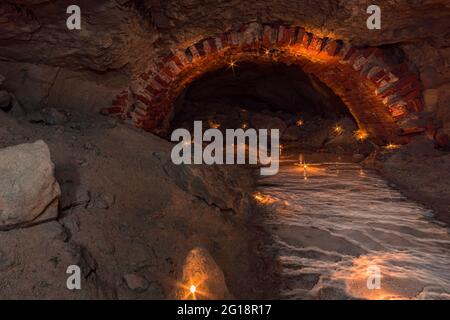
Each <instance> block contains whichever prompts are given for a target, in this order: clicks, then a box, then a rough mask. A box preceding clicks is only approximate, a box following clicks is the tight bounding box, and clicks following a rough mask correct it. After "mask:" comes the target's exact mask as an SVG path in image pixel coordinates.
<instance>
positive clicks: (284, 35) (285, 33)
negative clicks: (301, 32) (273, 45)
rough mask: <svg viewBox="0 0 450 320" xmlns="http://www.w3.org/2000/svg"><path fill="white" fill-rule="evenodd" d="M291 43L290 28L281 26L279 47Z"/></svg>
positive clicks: (279, 29)
mask: <svg viewBox="0 0 450 320" xmlns="http://www.w3.org/2000/svg"><path fill="white" fill-rule="evenodd" d="M290 43H291V31H290V29H289V27H286V26H283V25H281V26H279V27H278V37H277V45H279V46H285V45H288V44H290Z"/></svg>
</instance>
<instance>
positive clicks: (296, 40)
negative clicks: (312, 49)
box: [294, 28, 306, 44]
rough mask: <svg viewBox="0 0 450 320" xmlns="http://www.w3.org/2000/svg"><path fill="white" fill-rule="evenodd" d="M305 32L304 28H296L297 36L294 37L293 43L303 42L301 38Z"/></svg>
mask: <svg viewBox="0 0 450 320" xmlns="http://www.w3.org/2000/svg"><path fill="white" fill-rule="evenodd" d="M305 34H306V31H305V29H304V28H298V31H297V36H296V38H295V41H294V43H295V44H303V38H304V36H305Z"/></svg>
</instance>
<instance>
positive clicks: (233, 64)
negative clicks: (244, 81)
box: [228, 60, 238, 74]
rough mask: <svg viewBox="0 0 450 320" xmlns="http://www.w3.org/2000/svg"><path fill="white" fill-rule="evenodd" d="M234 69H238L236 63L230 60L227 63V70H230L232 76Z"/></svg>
mask: <svg viewBox="0 0 450 320" xmlns="http://www.w3.org/2000/svg"><path fill="white" fill-rule="evenodd" d="M236 67H238V65H237V64H236V61H234V60H231V61H230V62H229V63H228V69H231V70H232V71H233V74H234V70H235V69H236Z"/></svg>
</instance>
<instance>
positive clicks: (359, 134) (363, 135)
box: [354, 129, 369, 141]
mask: <svg viewBox="0 0 450 320" xmlns="http://www.w3.org/2000/svg"><path fill="white" fill-rule="evenodd" d="M354 136H355V138H356V140H358V141H364V140H366V139H367V138H368V137H369V134H368V133H367V131H365V130H363V129H359V130H356V131H355V133H354Z"/></svg>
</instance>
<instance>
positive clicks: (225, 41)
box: [220, 33, 231, 49]
mask: <svg viewBox="0 0 450 320" xmlns="http://www.w3.org/2000/svg"><path fill="white" fill-rule="evenodd" d="M220 41H221V42H222V48H223V49H226V48H228V47H230V46H231V42H230V40H229V37H228V34H226V33H224V34H222V35H221V36H220Z"/></svg>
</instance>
